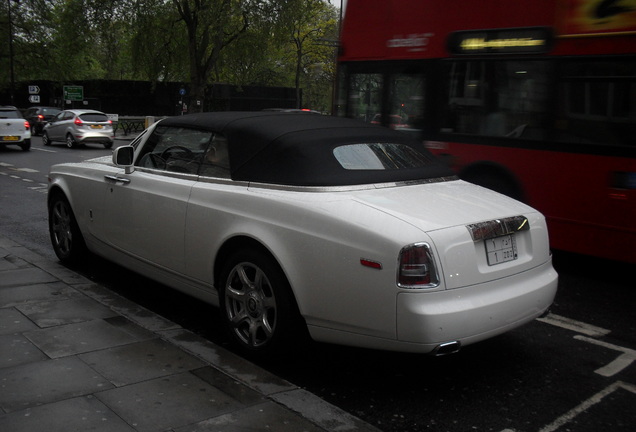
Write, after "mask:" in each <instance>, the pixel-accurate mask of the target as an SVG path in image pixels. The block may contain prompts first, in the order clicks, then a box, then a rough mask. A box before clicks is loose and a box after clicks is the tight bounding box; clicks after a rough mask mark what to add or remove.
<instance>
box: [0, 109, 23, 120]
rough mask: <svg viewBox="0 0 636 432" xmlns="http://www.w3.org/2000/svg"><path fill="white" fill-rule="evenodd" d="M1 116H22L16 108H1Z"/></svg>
mask: <svg viewBox="0 0 636 432" xmlns="http://www.w3.org/2000/svg"><path fill="white" fill-rule="evenodd" d="M0 118H22V115H21V114H20V113H18V112H17V111H16V110H0Z"/></svg>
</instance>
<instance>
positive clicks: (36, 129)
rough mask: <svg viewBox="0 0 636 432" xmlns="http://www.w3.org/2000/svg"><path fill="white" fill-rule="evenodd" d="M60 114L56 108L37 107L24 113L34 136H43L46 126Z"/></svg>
mask: <svg viewBox="0 0 636 432" xmlns="http://www.w3.org/2000/svg"><path fill="white" fill-rule="evenodd" d="M59 112H60V110H59V109H57V108H54V107H47V106H35V107H31V108H29V109H27V110H26V111H25V112H24V118H25V119H26V120H27V121H28V122H29V124H30V125H31V133H32V134H33V135H42V130H44V126H45V125H46V124H47V123H48V122H49V121H51V119H52V118H53V117H55V116H56V115H58V114H59Z"/></svg>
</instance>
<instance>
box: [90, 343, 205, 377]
mask: <svg viewBox="0 0 636 432" xmlns="http://www.w3.org/2000/svg"><path fill="white" fill-rule="evenodd" d="M79 358H80V359H82V360H83V361H84V362H86V363H87V364H88V365H89V366H91V367H92V368H93V369H95V370H96V371H97V372H99V373H100V374H101V375H103V376H105V377H106V378H108V380H109V381H110V382H111V383H113V384H114V385H115V386H117V387H122V386H125V385H128V384H133V383H138V382H141V381H148V380H151V379H154V378H160V377H163V376H168V375H173V374H176V373H182V372H187V371H190V370H193V369H198V368H201V367H203V366H205V363H204V362H203V361H201V360H199V359H198V358H196V357H194V356H192V355H190V354H188V353H186V352H184V351H183V350H181V349H179V348H177V347H175V346H174V345H172V344H170V343H168V342H166V341H164V340H161V339H150V340H146V341H142V342H137V343H133V344H129V345H124V346H119V347H114V348H109V349H106V350H101V351H93V352H90V353H87V354H82V355H80V356H79Z"/></svg>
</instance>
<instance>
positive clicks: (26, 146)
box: [20, 140, 31, 152]
mask: <svg viewBox="0 0 636 432" xmlns="http://www.w3.org/2000/svg"><path fill="white" fill-rule="evenodd" d="M20 148H21V149H22V151H25V152H27V151H29V150H31V140H24V141H23V142H22V144H20Z"/></svg>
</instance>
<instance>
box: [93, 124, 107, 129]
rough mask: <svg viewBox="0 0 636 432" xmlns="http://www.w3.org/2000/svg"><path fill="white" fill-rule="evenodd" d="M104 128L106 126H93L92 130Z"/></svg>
mask: <svg viewBox="0 0 636 432" xmlns="http://www.w3.org/2000/svg"><path fill="white" fill-rule="evenodd" d="M103 127H104V126H102V125H91V129H101V128H103Z"/></svg>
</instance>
